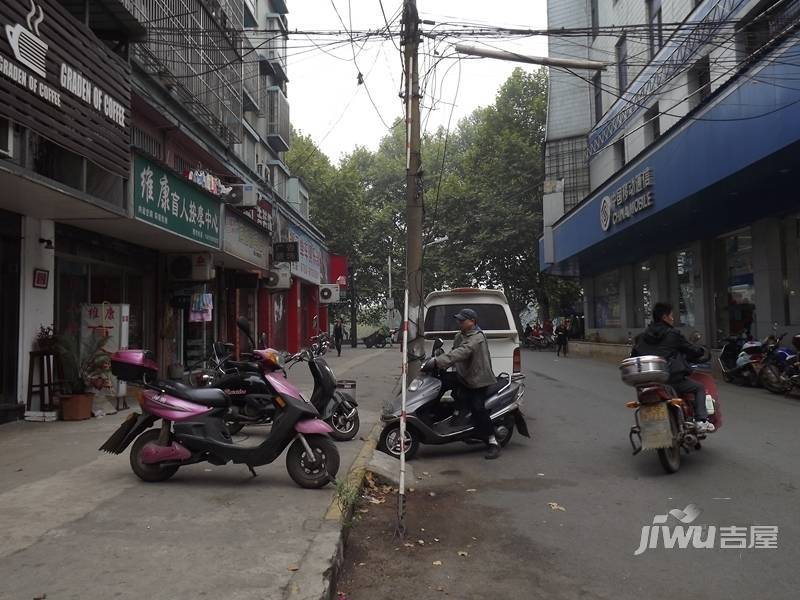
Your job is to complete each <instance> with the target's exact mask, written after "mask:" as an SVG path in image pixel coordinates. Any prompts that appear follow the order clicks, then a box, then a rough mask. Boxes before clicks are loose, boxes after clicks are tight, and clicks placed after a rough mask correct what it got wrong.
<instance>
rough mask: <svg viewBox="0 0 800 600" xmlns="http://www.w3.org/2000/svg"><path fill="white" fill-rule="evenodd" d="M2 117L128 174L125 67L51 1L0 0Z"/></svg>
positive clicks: (128, 101)
mask: <svg viewBox="0 0 800 600" xmlns="http://www.w3.org/2000/svg"><path fill="white" fill-rule="evenodd" d="M0 115H2V116H3V117H6V118H8V119H10V120H12V121H14V122H17V123H20V124H21V125H24V126H26V127H29V128H30V129H32V130H33V131H36V132H38V133H41V134H42V135H44V136H46V137H47V138H49V139H51V140H52V141H54V142H56V143H57V144H59V145H61V146H63V147H65V148H66V149H68V150H70V151H72V152H75V153H76V154H79V155H81V156H85V157H87V158H89V159H90V160H92V161H93V162H95V163H97V164H98V165H100V166H101V167H104V168H105V169H107V170H109V171H111V172H112V173H115V174H117V175H121V176H127V172H128V168H129V161H130V149H129V121H130V70H129V67H128V65H127V64H126V63H125V62H124V61H123V60H122V59H121V58H120V57H119V56H117V55H116V54H114V52H112V51H111V49H110V48H108V47H107V46H106V45H105V44H103V42H101V41H100V40H99V39H97V38H96V37H95V36H94V34H93V33H92V32H91V31H90V30H89V29H87V28H86V27H84V26H83V25H82V24H81V23H80V22H79V21H77V20H76V19H75V18H74V17H72V15H70V14H69V12H67V11H66V9H64V7H63V6H61V5H60V4H59V3H58V2H55V1H54V0H8V1H4V2H0Z"/></svg>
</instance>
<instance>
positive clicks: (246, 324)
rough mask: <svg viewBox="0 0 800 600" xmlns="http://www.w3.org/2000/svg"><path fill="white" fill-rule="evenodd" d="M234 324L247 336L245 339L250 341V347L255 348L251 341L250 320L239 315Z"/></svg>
mask: <svg viewBox="0 0 800 600" xmlns="http://www.w3.org/2000/svg"><path fill="white" fill-rule="evenodd" d="M236 325H237V326H238V327H239V329H240V330H241V331H242V333H244V334H245V335H246V336H247V339H248V340H249V341H250V347H251V348H255V347H256V343H255V342H254V341H253V334H252V330H251V329H250V321H248V320H247V319H245V318H244V317H239V318H238V319H237V320H236Z"/></svg>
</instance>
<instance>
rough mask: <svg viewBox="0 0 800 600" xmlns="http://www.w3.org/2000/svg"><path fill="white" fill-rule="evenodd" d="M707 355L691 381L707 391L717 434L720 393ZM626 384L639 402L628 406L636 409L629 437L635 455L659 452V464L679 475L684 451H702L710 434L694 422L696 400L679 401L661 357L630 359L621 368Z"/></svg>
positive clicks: (709, 418) (710, 418) (709, 415)
mask: <svg viewBox="0 0 800 600" xmlns="http://www.w3.org/2000/svg"><path fill="white" fill-rule="evenodd" d="M709 360H710V355H709V354H708V353H707V354H706V356H704V357H703V358H702V359H701V361H700V363H701V364H697V365H692V369H693V373H692V374H691V376H690V378H691V379H693V380H695V381H697V382H698V383H701V384H703V386H704V387H705V390H706V409H707V411H708V420H709V421H710V422H711V423H712V424H713V425H714V427H715V428H716V430H719V429H720V427H722V412H721V406H720V401H719V392H718V391H717V386H716V383H715V382H714V378H713V377H712V375H711V370H710V368H709V366H708V364H707V363H708V361H709ZM620 373H621V376H622V380H623V381H624V382H625V383H627V384H628V385H631V386H633V387H634V388H636V400H634V401H632V402H628V403H627V404H626V406H627V407H628V408H633V409H635V411H636V412H635V413H634V419H635V421H636V424H635V425H634V426H633V427H631V431H630V434H629V437H630V442H631V446H632V447H633V454H634V456H635V455H636V454H639V453H640V452H641V451H642V450H656V452H657V454H658V460H659V462H660V463H661V466H662V467H663V468H664V470H665V471H666V472H667V473H675V472H676V471H678V469H679V468H680V465H681V450H684V451H685V452H686V453H689V452H690V451H692V450H700V449H701V448H702V444H701V442H702V441H703V440H705V439H706V437H707V434H705V433H700V432H698V431H697V429H696V426H695V422H694V396H693V395H691V394H689V395H686V396H684V397H679V396H678V395H677V394H676V393H675V390H674V389H673V388H672V387H671V386H669V385H667V381H668V380H669V365H668V363H667V361H666V360H665V359H663V358H661V357H659V356H637V357H634V358H627V359H625V360H624V361H622V364H621V365H620Z"/></svg>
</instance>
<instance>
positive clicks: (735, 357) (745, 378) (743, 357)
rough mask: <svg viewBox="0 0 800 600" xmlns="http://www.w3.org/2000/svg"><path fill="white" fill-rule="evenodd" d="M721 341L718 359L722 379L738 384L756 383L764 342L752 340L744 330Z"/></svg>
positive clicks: (753, 384)
mask: <svg viewBox="0 0 800 600" xmlns="http://www.w3.org/2000/svg"><path fill="white" fill-rule="evenodd" d="M721 341H722V342H723V345H722V350H721V352H720V355H719V359H718V360H719V366H720V368H721V369H722V377H723V379H724V380H725V381H727V382H728V383H736V384H739V385H747V386H756V385H758V380H759V378H758V375H759V371H760V370H761V361H762V359H763V355H764V351H765V344H764V342H760V341H758V340H753V339H752V338H751V337H750V335H749V333H744V332H743V333H742V334H740V335H738V336H736V337H728V338H724V339H723V340H721Z"/></svg>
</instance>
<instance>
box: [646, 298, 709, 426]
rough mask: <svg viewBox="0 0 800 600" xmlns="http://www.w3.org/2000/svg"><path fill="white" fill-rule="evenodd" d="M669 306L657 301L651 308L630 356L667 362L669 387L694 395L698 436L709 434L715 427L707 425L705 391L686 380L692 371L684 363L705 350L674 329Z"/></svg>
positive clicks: (697, 356) (670, 306) (695, 357)
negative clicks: (648, 318) (650, 312)
mask: <svg viewBox="0 0 800 600" xmlns="http://www.w3.org/2000/svg"><path fill="white" fill-rule="evenodd" d="M674 321H675V319H674V317H673V315H672V305H670V304H668V303H667V302H658V303H656V305H655V306H654V307H653V322H652V323H650V325H649V326H648V327H647V329H645V331H644V332H643V333H640V334H639V335H638V336H636V340H635V342H634V345H633V349H632V350H631V356H660V357H661V358H665V359H667V362H668V363H669V371H670V378H669V380H668V383H669V385H671V386H672V388H673V389H674V390H675V392H676V393H677V394H679V395H681V394H693V395H694V399H695V400H694V419H695V422H696V428H697V431H698V433H711V432H712V431H714V429H715V428H714V424H713V423H709V422H708V412H707V410H706V390H705V388H704V387H703V386H702V384H700V383H698V382H696V381H693V380H691V379H688V375H690V374H691V372H692V370H691V367H689V363H688V362H687V361H690V360H697V359H699V358H700V357H701V356H703V355H704V354H705V350H703V348H700V347H698V346H695V345H693V344H691V343H689V340H687V339H686V338H685V337H684V336H683V334H682V333H681V332H680V331H678V330H677V329H675V327H674V326H673V323H674Z"/></svg>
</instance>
